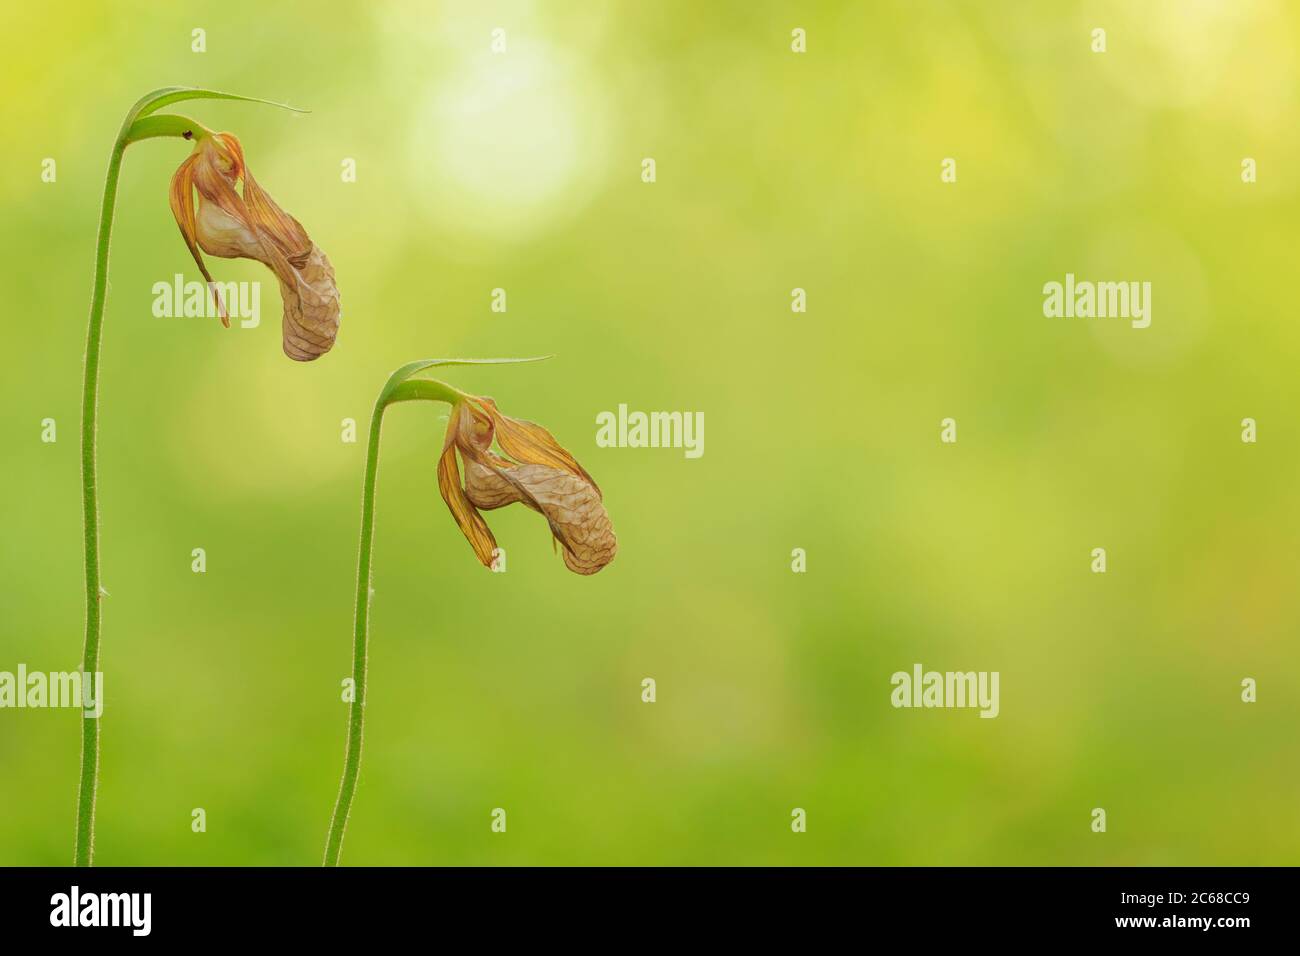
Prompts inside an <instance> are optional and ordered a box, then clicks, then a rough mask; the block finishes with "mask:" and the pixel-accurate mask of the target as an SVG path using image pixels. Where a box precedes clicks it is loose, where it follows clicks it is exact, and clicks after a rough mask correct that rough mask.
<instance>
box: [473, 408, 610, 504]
mask: <svg viewBox="0 0 1300 956" xmlns="http://www.w3.org/2000/svg"><path fill="white" fill-rule="evenodd" d="M478 401H479V403H480V404H481V405H482V407H483V408H484V410H486V411H487V413H488V414H489V415H491V416H492V423H493V425H495V426H496V439H497V443H498V444H499V445H500V446H501V450H502V451H504V452H505V453H506V454H507V455H509V456H510V457H511V458H513V459H514V460H515V461H518V462H521V463H523V464H529V465H549V466H550V467H552V468H558V469H559V470H561V471H567V472H568V473H569V474H571V475H576V476H577V477H579V478H581V479H583V480H584V481H586V482H587V483H588V484H589V485H591V486H592V487H593V488H595V489H596V496H597V497H598V498H599V497H601V493H600V486H599V485H597V484H596V480H595V479H594V478H592V477H591V475H589V474H587V471H586V469H585V468H583V467H582V466H581V465H580V464H578V460H577V459H576V458H574V457H573V456H572V455H571V454H569V452H568V450H567V449H565V448H564V447H563V446H562V445H560V443H559V442H558V441H556V440H555V436H554V435H552V434H551V433H550V432H548V431H547V430H546V429H545V428H543V427H542V426H541V425H538V424H537V423H536V422H530V421H525V420H524V419H522V418H511V417H510V416H509V415H503V414H502V413H501V412H500V411H499V410H498V409H497V405H496V402H494V401H492V399H490V398H480V399H478Z"/></svg>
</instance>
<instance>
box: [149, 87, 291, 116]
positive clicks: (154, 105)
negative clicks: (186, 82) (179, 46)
mask: <svg viewBox="0 0 1300 956" xmlns="http://www.w3.org/2000/svg"><path fill="white" fill-rule="evenodd" d="M186 100H235V101H237V102H240V103H262V104H264V105H266V106H276V107H279V108H280V109H282V110H289V111H290V112H291V113H308V112H311V111H310V110H304V109H299V108H298V107H296V106H290V105H289V104H287V103H277V102H276V101H275V100H264V99H261V98H260V97H256V96H240V95H239V94H238V93H223V92H221V91H220V90H206V89H202V88H200V87H197V86H165V87H163V88H162V89H157V90H154V91H153V92H152V93H146V94H145V95H144V96H142V97H141V98H140V100H139V102H137V103H136V106H135V117H136V118H139V117H141V116H148V115H149V114H151V113H156V112H158V110H160V109H162V108H163V107H164V106H170V105H171V104H173V103H183V102H185V101H186Z"/></svg>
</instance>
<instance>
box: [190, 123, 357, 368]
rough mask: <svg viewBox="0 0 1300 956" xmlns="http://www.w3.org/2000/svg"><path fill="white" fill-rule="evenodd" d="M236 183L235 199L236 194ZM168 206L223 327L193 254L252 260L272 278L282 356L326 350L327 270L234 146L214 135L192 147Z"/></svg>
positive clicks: (330, 298)
mask: <svg viewBox="0 0 1300 956" xmlns="http://www.w3.org/2000/svg"><path fill="white" fill-rule="evenodd" d="M241 182H242V184H243V194H242V195H241V194H240V193H239V192H238V191H237V190H236V188H235V187H236V186H237V185H239V184H240V183H241ZM194 190H197V192H198V194H199V203H198V211H197V213H196V212H195V210H194V206H193V196H192V192H193V191H194ZM171 207H172V213H173V215H175V217H176V223H177V225H178V226H179V227H180V230H181V235H182V236H183V237H184V238H185V244H186V245H187V246H188V247H189V249H190V254H191V255H192V256H193V257H194V261H195V262H196V263H197V264H198V266H199V270H200V271H201V272H202V273H203V276H204V278H205V279H207V280H208V283H209V287H210V288H212V291H213V295H214V296H216V297H217V301H218V305H219V306H221V314H222V321H223V322H225V323H226V324H227V325H228V324H229V321H228V319H227V318H226V313H225V307H224V304H222V303H221V301H220V296H219V295H218V293H217V290H216V288H215V287H213V286H212V277H211V276H210V275H209V274H208V271H207V268H206V266H205V265H204V263H203V258H202V256H201V255H200V252H199V250H200V249H202V250H203V252H206V253H208V255H213V256H219V257H221V258H224V259H236V258H239V259H255V260H257V261H258V262H261V263H262V264H263V265H265V266H267V267H268V268H269V269H271V271H272V272H274V273H275V275H276V278H277V279H279V281H280V297H281V299H282V300H283V302H284V320H283V323H282V325H283V328H282V333H283V341H284V353H285V354H286V355H287V356H289V357H290V358H292V359H295V360H297V361H300V362H306V361H311V360H312V359H315V358H319V357H320V356H322V355H324V354H325V353H326V352H328V351H329V350H330V348H331V347H332V346H333V345H334V339H335V336H337V334H338V328H339V293H338V286H337V284H336V283H335V281H334V269H333V267H332V266H331V265H330V261H329V259H328V258H327V257H326V255H325V253H324V252H322V251H321V249H320V247H319V246H317V245H316V244H315V243H314V242H312V240H311V237H310V236H309V235H307V230H306V229H304V228H303V227H302V224H301V223H300V222H298V220H296V219H294V218H293V217H292V216H290V215H289V214H288V213H286V212H285V211H284V210H283V209H281V208H280V207H279V206H278V205H276V203H275V200H273V199H272V198H271V197H270V195H268V194H267V192H266V191H265V190H263V189H262V188H261V187H260V186H259V185H258V184H257V180H255V179H254V178H253V175H252V173H251V172H250V171H249V169H248V166H247V164H246V163H245V162H244V151H243V148H242V147H241V146H240V143H239V140H238V139H236V138H235V137H234V136H233V135H232V134H230V133H216V134H214V135H212V136H208V137H205V138H204V139H203V140H201V141H200V142H199V143H198V145H197V146H196V148H195V152H194V154H193V155H192V156H190V158H189V159H187V160H186V161H185V162H184V163H182V164H181V167H180V168H179V169H177V170H176V173H175V175H174V176H173V177H172V184H171Z"/></svg>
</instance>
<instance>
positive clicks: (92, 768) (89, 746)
mask: <svg viewBox="0 0 1300 956" xmlns="http://www.w3.org/2000/svg"><path fill="white" fill-rule="evenodd" d="M131 119H132V117H131V116H129V115H128V117H127V122H126V123H123V124H122V131H121V132H120V133H118V136H117V142H116V143H114V144H113V153H112V155H111V156H110V157H109V160H108V175H107V176H106V177H105V180H104V201H103V203H102V204H101V206H100V213H99V240H98V243H97V245H96V247H95V288H94V292H93V293H92V294H91V299H90V327H89V328H88V329H87V331H86V364H85V370H84V378H83V381H82V390H81V505H82V521H83V526H84V528H85V538H86V638H85V643H84V644H83V645H82V650H81V671H82V675H83V676H82V679H83V680H93V679H94V675H95V674H96V673H98V671H99V631H100V619H101V608H100V600H101V598H102V594H103V592H102V590H101V588H100V583H99V493H98V490H97V484H96V478H95V430H96V418H97V415H96V412H97V407H98V402H99V344H100V339H101V338H102V333H103V329H104V297H105V293H106V291H107V288H108V244H109V239H110V238H111V236H112V233H113V208H114V206H115V205H116V204H117V180H118V176H119V174H120V173H121V171H122V155H123V154H124V153H125V152H126V144H127V131H128V130H129V128H130V124H131ZM98 786H99V720H98V719H97V718H95V717H92V716H90V715H88V714H86V713H85V712H84V711H83V712H82V715H81V781H80V784H79V786H78V788H77V842H76V849H75V853H74V859H75V862H76V865H77V866H90V864H91V861H92V860H93V859H94V854H95V791H96V789H97V788H98Z"/></svg>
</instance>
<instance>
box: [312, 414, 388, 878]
mask: <svg viewBox="0 0 1300 956" xmlns="http://www.w3.org/2000/svg"><path fill="white" fill-rule="evenodd" d="M386 406H387V402H386V400H385V398H384V396H382V395H381V396H380V397H379V399H378V400H377V401H376V402H375V413H374V415H373V416H372V417H371V419H370V439H369V441H368V443H367V445H366V476H365V479H364V480H363V483H362V486H361V543H360V545H359V546H358V548H357V603H356V611H355V613H354V617H353V628H352V682H353V688H352V693H353V697H352V708H351V710H350V712H349V714H348V743H347V749H346V750H345V751H344V755H343V779H342V780H341V781H340V783H339V798H338V801H337V802H336V803H335V804H334V816H333V818H332V819H331V820H330V831H329V840H328V841H327V843H326V845H325V865H326V866H338V863H339V853H341V852H342V850H343V831H344V830H346V829H347V826H348V814H349V813H351V811H352V797H353V795H354V794H355V793H356V790H357V775H358V774H359V773H360V772H361V743H362V738H363V736H364V731H365V721H366V653H367V650H368V645H369V641H370V579H371V571H370V569H371V563H372V562H371V557H372V555H373V553H374V544H375V479H376V477H377V476H378V473H379V432H380V429H381V428H382V427H383V424H384V409H385V407H386Z"/></svg>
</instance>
